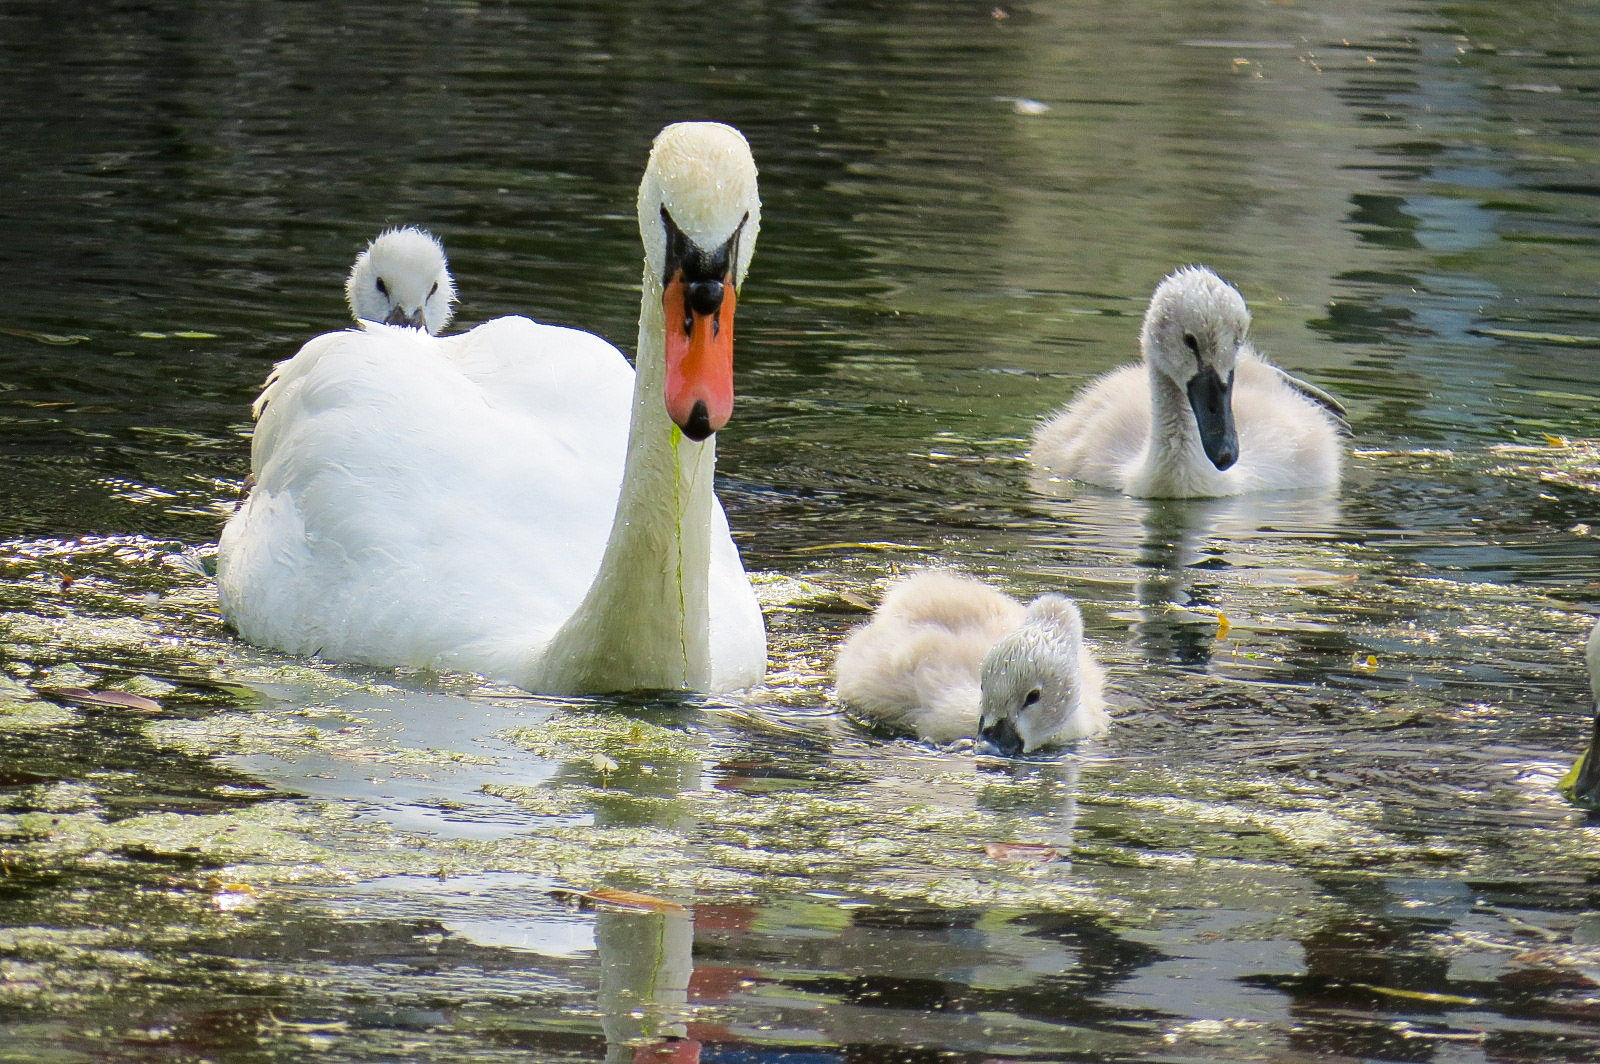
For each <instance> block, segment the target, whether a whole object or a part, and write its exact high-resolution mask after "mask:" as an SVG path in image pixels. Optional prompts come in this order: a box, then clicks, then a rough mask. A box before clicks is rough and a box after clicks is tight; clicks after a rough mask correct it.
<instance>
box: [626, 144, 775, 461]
mask: <svg viewBox="0 0 1600 1064" xmlns="http://www.w3.org/2000/svg"><path fill="white" fill-rule="evenodd" d="M760 229H761V199H760V197H759V196H758V195H757V193H756V163H755V159H754V158H752V157H751V155H750V145H749V144H747V143H746V142H745V139H744V136H743V134H741V133H740V132H739V131H738V130H737V129H734V128H733V127H732V126H725V125H722V124H721V123H718V122H679V123H677V124H676V125H671V126H668V127H667V128H666V129H663V130H662V131H661V133H660V135H658V136H657V137H656V142H655V146H654V147H652V148H651V149H650V161H649V163H648V164H647V165H646V166H645V171H644V181H643V182H642V183H641V184H640V186H639V233H640V235H641V236H642V237H643V238H644V251H645V269H646V270H647V271H648V272H649V274H650V276H651V277H653V278H654V279H655V280H656V281H658V282H659V284H660V287H661V305H662V311H663V314H664V316H665V319H666V360H667V366H666V402H667V413H668V415H669V416H671V418H672V420H673V422H674V423H675V424H676V425H677V426H678V427H679V428H680V429H682V430H683V434H684V435H685V436H687V437H689V438H690V439H691V440H704V439H705V438H706V437H708V436H710V435H711V434H712V433H713V432H716V431H717V430H718V429H720V428H722V426H724V425H726V424H727V423H728V418H729V417H730V416H731V415H732V414H733V309H734V303H735V302H736V296H737V293H738V290H739V286H740V285H741V284H742V283H743V282H744V275H745V271H746V270H747V269H749V267H750V255H751V253H752V252H753V251H754V250H755V246H756V234H757V232H759V231H760Z"/></svg>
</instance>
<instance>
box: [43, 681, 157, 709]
mask: <svg viewBox="0 0 1600 1064" xmlns="http://www.w3.org/2000/svg"><path fill="white" fill-rule="evenodd" d="M39 693H40V694H42V695H48V696H49V697H51V698H54V699H56V700H57V701H60V702H66V703H68V704H70V705H74V706H83V707H85V708H87V709H126V710H131V711H132V712H135V713H160V712H161V703H160V702H157V701H156V700H155V699H153V698H146V697H145V696H144V695H136V694H132V693H130V692H128V691H91V690H89V689H88V688H87V687H41V688H39Z"/></svg>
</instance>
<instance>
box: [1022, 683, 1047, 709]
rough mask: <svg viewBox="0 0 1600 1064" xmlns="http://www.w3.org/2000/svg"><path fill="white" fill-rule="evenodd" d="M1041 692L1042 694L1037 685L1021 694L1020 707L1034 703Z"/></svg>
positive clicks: (1024, 707)
mask: <svg viewBox="0 0 1600 1064" xmlns="http://www.w3.org/2000/svg"><path fill="white" fill-rule="evenodd" d="M1041 694H1043V692H1041V691H1040V690H1039V689H1038V688H1037V687H1035V688H1034V689H1033V690H1031V691H1029V692H1028V693H1027V694H1025V695H1023V696H1022V708H1023V709H1027V708H1028V707H1029V706H1031V705H1033V704H1034V703H1036V702H1038V701H1039V697H1040V695H1041Z"/></svg>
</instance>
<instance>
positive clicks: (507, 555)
mask: <svg viewBox="0 0 1600 1064" xmlns="http://www.w3.org/2000/svg"><path fill="white" fill-rule="evenodd" d="M632 387H633V371H632V368H631V367H630V366H629V365H628V364H627V361H626V360H625V359H624V358H623V357H622V354H621V353H620V352H619V351H617V350H616V348H614V347H612V346H611V345H610V344H608V343H606V342H605V341H604V340H601V339H600V338H599V337H596V336H593V335H591V334H588V333H584V332H579V331H577V330H572V329H562V328H557V327H555V326H548V325H540V324H537V323H535V322H532V321H529V320H527V319H525V318H501V319H498V320H496V321H492V322H489V323H486V324H484V325H481V326H479V327H478V328H476V329H473V330H472V331H471V332H469V333H465V334H462V335H459V336H453V337H447V338H436V337H430V336H428V335H427V334H425V333H423V332H422V331H420V330H416V329H407V328H395V327H389V326H385V325H377V324H368V325H366V326H365V327H364V328H362V329H359V330H349V331H346V332H340V333H330V334H327V335H324V336H319V337H317V338H316V339H314V340H312V341H310V342H309V343H307V344H306V345H305V347H304V348H302V349H301V351H300V353H299V354H298V355H296V356H295V357H294V358H293V359H292V360H290V361H289V362H287V363H284V364H283V365H281V366H279V367H278V369H277V371H276V372H275V373H274V375H273V377H272V378H271V380H270V381H269V384H268V386H267V389H266V390H265V391H264V392H263V394H262V398H261V400H260V401H259V402H258V404H257V406H258V410H259V411H260V421H259V423H258V424H257V427H256V434H255V438H254V441H253V444H252V450H251V460H252V467H253V473H254V478H255V487H254V489H253V490H252V492H251V494H250V497H249V498H248V499H247V500H246V501H245V503H244V505H243V506H242V507H241V508H240V510H239V512H238V513H237V514H235V515H234V517H233V518H232V519H231V520H230V521H229V522H228V525H227V527H226V528H225V529H224V530H223V535H222V541H221V545H220V550H219V555H220V557H219V566H218V585H219V592H220V596H221V601H222V608H223V613H224V615H225V616H226V617H227V618H228V620H229V621H230V622H231V623H232V624H233V625H234V626H235V627H236V628H237V629H238V631H239V633H240V634H241V635H242V636H244V637H245V638H246V639H248V640H250V641H251V642H255V643H262V644H266V645H269V646H275V647H278V648H280V649H284V650H288V651H291V652H295V653H307V654H309V653H320V654H322V655H323V656H325V657H328V658H332V659H337V660H341V661H354V662H366V663H371V664H414V665H431V666H437V667H458V668H467V669H471V670H474V671H478V672H483V673H485V674H487V675H490V676H492V677H495V678H499V679H507V680H511V681H513V682H515V681H516V680H517V679H518V676H519V674H520V671H521V670H525V669H526V666H527V658H528V654H529V650H530V648H532V647H537V646H539V645H542V644H543V642H544V641H545V640H547V639H548V637H549V635H550V633H551V632H553V631H554V629H555V627H557V626H558V625H559V624H560V623H561V622H562V621H564V620H565V619H566V618H567V616H569V615H570V614H571V612H572V611H573V610H574V609H576V608H577V605H578V603H579V602H580V601H581V600H582V597H583V594H584V592H585V591H586V590H587V589H588V587H589V584H590V583H591V582H592V580H593V578H594V574H595V571H596V570H597V569H598V567H599V562H600V556H601V553H602V551H603V549H604V546H605V536H606V533H607V531H608V530H609V528H610V524H611V518H612V514H613V512H614V511H615V507H616V500H617V495H618V491H619V487H620V483H621V475H622V461H623V451H624V447H625V444H626V440H627V434H628V417H629V413H630V399H631V394H632Z"/></svg>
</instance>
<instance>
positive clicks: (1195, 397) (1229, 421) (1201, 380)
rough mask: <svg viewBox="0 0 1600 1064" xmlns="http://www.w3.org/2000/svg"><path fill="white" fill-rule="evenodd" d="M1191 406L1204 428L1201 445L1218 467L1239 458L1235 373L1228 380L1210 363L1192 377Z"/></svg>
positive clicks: (1200, 427) (1195, 420)
mask: <svg viewBox="0 0 1600 1064" xmlns="http://www.w3.org/2000/svg"><path fill="white" fill-rule="evenodd" d="M1186 391H1188V393H1189V408H1190V409H1191V410H1193V411H1194V422H1195V425H1196V426H1198V427H1199V429H1200V446H1201V447H1203V448H1204V449H1205V452H1206V457H1207V458H1209V459H1211V464H1212V465H1214V466H1216V467H1217V468H1218V469H1227V468H1229V467H1230V466H1232V465H1233V463H1235V462H1237V461H1238V460H1239V436H1238V433H1237V432H1236V431H1235V430H1234V425H1233V374H1232V373H1230V374H1228V379H1227V380H1226V381H1224V380H1223V379H1222V377H1221V376H1220V375H1219V374H1218V373H1217V371H1216V370H1215V369H1213V368H1211V367H1210V366H1207V367H1206V368H1204V369H1202V370H1201V371H1200V372H1199V373H1196V374H1195V375H1194V376H1193V377H1190V378H1189V385H1188V387H1187V389H1186Z"/></svg>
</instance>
